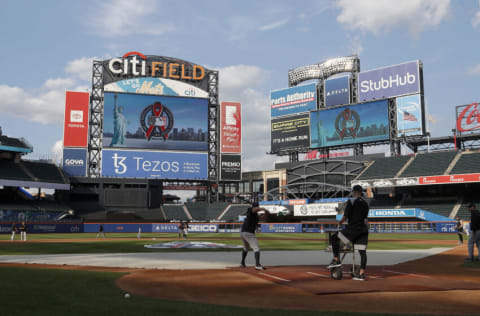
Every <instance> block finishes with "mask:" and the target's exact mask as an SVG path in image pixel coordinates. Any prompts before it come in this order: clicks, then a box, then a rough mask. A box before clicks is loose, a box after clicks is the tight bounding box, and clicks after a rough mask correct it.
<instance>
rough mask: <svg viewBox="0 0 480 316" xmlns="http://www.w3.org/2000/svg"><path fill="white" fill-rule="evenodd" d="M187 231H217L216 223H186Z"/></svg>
mask: <svg viewBox="0 0 480 316" xmlns="http://www.w3.org/2000/svg"><path fill="white" fill-rule="evenodd" d="M188 232H189V233H217V232H218V224H195V223H189V224H188Z"/></svg>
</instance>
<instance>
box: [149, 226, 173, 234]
mask: <svg viewBox="0 0 480 316" xmlns="http://www.w3.org/2000/svg"><path fill="white" fill-rule="evenodd" d="M152 233H178V224H152Z"/></svg>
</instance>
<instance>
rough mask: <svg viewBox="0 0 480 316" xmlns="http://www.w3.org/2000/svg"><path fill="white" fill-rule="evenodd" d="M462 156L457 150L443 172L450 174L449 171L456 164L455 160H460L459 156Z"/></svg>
mask: <svg viewBox="0 0 480 316" xmlns="http://www.w3.org/2000/svg"><path fill="white" fill-rule="evenodd" d="M462 156H463V153H462V152H461V151H459V152H458V154H457V155H456V156H455V158H453V160H452V162H451V163H450V165H449V166H448V168H447V170H445V174H450V172H452V169H453V168H454V167H455V166H456V165H457V162H458V161H459V160H460V157H462Z"/></svg>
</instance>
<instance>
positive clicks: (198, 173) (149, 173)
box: [102, 149, 208, 180]
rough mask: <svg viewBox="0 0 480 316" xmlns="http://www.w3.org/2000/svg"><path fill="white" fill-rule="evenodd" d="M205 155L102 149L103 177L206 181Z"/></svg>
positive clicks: (206, 166)
mask: <svg viewBox="0 0 480 316" xmlns="http://www.w3.org/2000/svg"><path fill="white" fill-rule="evenodd" d="M207 156H208V154H206V153H185V152H163V151H134V150H113V149H104V150H102V176H103V177H117V178H118V177H120V178H149V179H150V178H155V179H185V180H187V179H188V180H205V179H207V169H208V165H207Z"/></svg>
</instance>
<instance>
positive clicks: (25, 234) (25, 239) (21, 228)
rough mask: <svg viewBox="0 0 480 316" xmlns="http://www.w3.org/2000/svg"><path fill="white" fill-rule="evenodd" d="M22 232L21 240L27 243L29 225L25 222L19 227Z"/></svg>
mask: <svg viewBox="0 0 480 316" xmlns="http://www.w3.org/2000/svg"><path fill="white" fill-rule="evenodd" d="M19 230H20V240H23V241H27V225H25V222H22V224H21V225H20V227H19Z"/></svg>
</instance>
